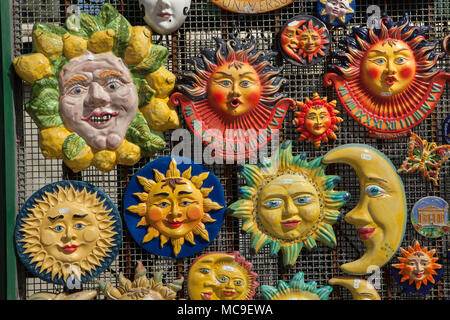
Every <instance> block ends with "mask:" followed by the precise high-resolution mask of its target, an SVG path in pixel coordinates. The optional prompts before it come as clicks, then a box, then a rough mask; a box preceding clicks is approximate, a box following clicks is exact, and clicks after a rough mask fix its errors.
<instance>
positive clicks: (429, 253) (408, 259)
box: [392, 240, 442, 290]
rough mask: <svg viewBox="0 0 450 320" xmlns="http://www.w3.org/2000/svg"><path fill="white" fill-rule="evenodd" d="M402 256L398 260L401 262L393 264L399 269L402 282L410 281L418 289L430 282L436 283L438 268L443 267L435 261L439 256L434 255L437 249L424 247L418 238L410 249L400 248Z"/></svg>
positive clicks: (409, 283)
mask: <svg viewBox="0 0 450 320" xmlns="http://www.w3.org/2000/svg"><path fill="white" fill-rule="evenodd" d="M400 251H401V253H402V257H399V258H398V260H399V261H400V263H397V264H393V265H392V266H393V267H394V268H396V269H398V270H400V271H399V272H398V274H399V275H401V279H400V281H401V282H405V283H406V282H408V283H407V284H408V285H413V286H414V287H415V289H416V290H419V289H420V287H421V286H422V285H424V286H426V285H427V284H428V282H430V283H433V284H434V283H435V278H434V276H436V275H438V273H437V272H436V270H437V269H441V268H442V266H441V265H440V264H437V263H435V262H436V261H437V260H438V258H437V257H434V254H435V252H436V250H435V249H433V250H428V248H427V247H424V248H423V249H422V248H421V247H420V243H419V242H418V241H417V240H416V241H415V242H414V246H413V247H411V246H409V247H408V250H405V249H403V248H400Z"/></svg>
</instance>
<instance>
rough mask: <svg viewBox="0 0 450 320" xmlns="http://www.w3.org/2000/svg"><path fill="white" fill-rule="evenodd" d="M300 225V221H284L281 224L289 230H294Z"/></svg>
mask: <svg viewBox="0 0 450 320" xmlns="http://www.w3.org/2000/svg"><path fill="white" fill-rule="evenodd" d="M299 223H300V221H299V220H288V221H283V222H281V224H282V225H283V226H285V227H288V228H294V227H296V226H297V225H298V224H299Z"/></svg>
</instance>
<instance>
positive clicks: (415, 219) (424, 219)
mask: <svg viewBox="0 0 450 320" xmlns="http://www.w3.org/2000/svg"><path fill="white" fill-rule="evenodd" d="M411 223H412V225H413V226H414V229H416V231H417V232H418V233H419V234H420V235H421V236H424V237H426V238H439V237H442V236H444V235H445V234H446V233H447V232H448V231H449V230H450V220H449V218H448V203H447V201H445V200H444V199H442V198H439V197H425V198H422V199H420V200H419V201H417V202H416V204H415V205H414V207H413V208H412V210H411Z"/></svg>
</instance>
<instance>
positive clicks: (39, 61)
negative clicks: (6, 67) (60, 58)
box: [13, 53, 53, 83]
mask: <svg viewBox="0 0 450 320" xmlns="http://www.w3.org/2000/svg"><path fill="white" fill-rule="evenodd" d="M13 66H14V69H15V70H16V73H17V75H18V76H19V77H20V78H22V79H23V80H25V81H26V82H29V83H34V82H35V81H36V80H40V79H42V78H47V77H51V76H52V75H53V72H52V69H51V68H50V61H49V60H48V58H47V57H46V56H45V55H43V54H42V53H32V54H28V55H23V56H20V57H17V58H15V59H14V61H13Z"/></svg>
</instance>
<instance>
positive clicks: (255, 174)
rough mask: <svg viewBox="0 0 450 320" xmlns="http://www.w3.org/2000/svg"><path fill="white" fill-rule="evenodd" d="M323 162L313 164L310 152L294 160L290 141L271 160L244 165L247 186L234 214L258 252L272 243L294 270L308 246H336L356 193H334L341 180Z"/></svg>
mask: <svg viewBox="0 0 450 320" xmlns="http://www.w3.org/2000/svg"><path fill="white" fill-rule="evenodd" d="M321 159H322V158H317V159H314V160H313V161H311V162H308V161H306V154H304V153H302V154H300V155H297V156H295V157H294V156H292V143H291V141H285V142H283V144H282V145H281V146H280V148H279V150H278V151H277V153H276V154H275V155H274V156H272V158H271V159H267V161H265V162H264V163H262V164H259V165H244V166H243V168H242V171H241V175H242V176H243V177H244V179H245V181H246V182H247V185H246V186H243V187H241V188H240V200H238V201H236V202H234V203H233V204H231V205H230V206H229V208H228V209H229V212H230V214H231V215H232V216H233V217H236V218H240V219H242V220H243V226H242V229H243V230H244V231H246V232H248V233H250V234H251V237H252V247H253V248H254V249H255V250H256V251H259V250H260V249H261V248H262V247H263V246H265V245H266V244H269V245H270V249H271V252H270V253H271V255H276V254H277V253H278V252H279V250H280V249H281V251H282V253H283V263H284V264H285V265H293V264H295V262H296V261H297V258H298V255H299V254H300V251H301V250H302V248H303V247H306V248H308V249H313V248H315V247H316V246H317V241H319V242H322V243H324V244H325V245H327V246H329V247H335V246H336V236H335V234H334V231H333V227H332V225H333V224H334V223H336V222H337V221H338V219H339V218H340V213H339V211H338V210H339V208H341V207H342V206H343V205H344V204H345V203H346V202H347V201H348V200H349V198H350V194H349V193H348V192H344V191H335V190H333V188H334V186H335V185H336V184H337V183H338V182H339V181H340V178H339V177H337V176H327V175H325V173H324V170H325V167H326V166H324V165H323V164H322V163H321Z"/></svg>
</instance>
